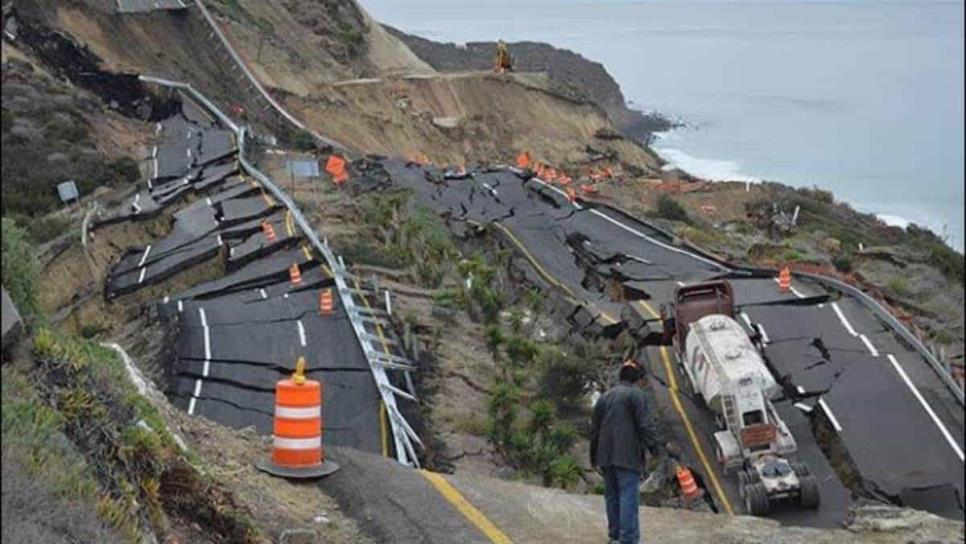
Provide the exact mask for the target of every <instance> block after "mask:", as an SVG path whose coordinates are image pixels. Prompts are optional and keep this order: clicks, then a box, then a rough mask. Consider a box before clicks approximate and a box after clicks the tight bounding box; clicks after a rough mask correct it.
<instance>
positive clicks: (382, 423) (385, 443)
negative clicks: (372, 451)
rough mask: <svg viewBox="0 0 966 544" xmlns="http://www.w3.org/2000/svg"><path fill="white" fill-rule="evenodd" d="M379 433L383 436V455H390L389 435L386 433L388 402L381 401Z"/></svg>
mask: <svg viewBox="0 0 966 544" xmlns="http://www.w3.org/2000/svg"><path fill="white" fill-rule="evenodd" d="M379 433H380V436H381V437H382V456H383V457H389V435H388V434H386V403H385V402H382V401H380V402H379Z"/></svg>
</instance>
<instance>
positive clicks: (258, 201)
mask: <svg viewBox="0 0 966 544" xmlns="http://www.w3.org/2000/svg"><path fill="white" fill-rule="evenodd" d="M219 207H220V208H221V221H222V223H224V224H225V225H226V226H231V225H236V224H238V223H243V222H245V221H249V220H251V219H254V218H258V217H264V216H267V215H271V214H272V213H274V212H275V211H276V210H278V209H279V204H278V202H276V201H275V200H274V199H272V198H271V197H269V196H267V195H264V196H261V195H260V196H251V197H246V198H233V199H231V200H223V201H222V202H221V203H220V204H219Z"/></svg>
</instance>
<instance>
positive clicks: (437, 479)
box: [419, 469, 512, 544]
mask: <svg viewBox="0 0 966 544" xmlns="http://www.w3.org/2000/svg"><path fill="white" fill-rule="evenodd" d="M419 473H420V474H422V475H423V477H424V478H426V479H427V480H428V481H429V483H431V484H433V487H435V488H436V490H437V491H439V492H440V494H441V495H443V497H445V498H446V500H448V501H449V502H450V504H452V505H453V506H455V507H456V509H457V510H459V511H460V513H461V514H463V517H465V518H466V519H467V520H469V522H470V523H472V524H473V525H475V526H476V528H477V529H479V530H480V532H482V533H483V535H484V536H486V538H488V539H490V542H493V543H494V544H510V543H511V542H512V541H511V540H510V537H508V536H506V534H504V533H503V531H501V530H500V529H499V528H498V527H497V526H496V525H494V524H493V522H492V521H490V520H489V519H488V518H487V517H486V516H485V515H483V512H480V511H479V510H477V508H476V507H475V506H473V505H472V504H470V502H469V501H468V500H466V498H465V497H464V496H463V495H462V494H461V493H460V492H459V491H457V490H456V488H455V487H453V485H452V484H450V483H449V482H448V481H446V478H444V477H443V475H441V474H438V473H436V472H429V471H428V470H422V469H420V471H419Z"/></svg>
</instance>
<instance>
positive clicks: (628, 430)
mask: <svg viewBox="0 0 966 544" xmlns="http://www.w3.org/2000/svg"><path fill="white" fill-rule="evenodd" d="M661 434H662V433H661V429H660V428H658V425H657V421H656V419H655V417H654V414H653V413H652V412H651V408H650V402H649V401H648V398H647V394H646V393H644V391H643V390H641V388H639V387H637V386H635V385H634V384H631V383H627V382H620V383H619V384H617V385H615V386H614V387H612V388H611V389H610V391H608V392H607V393H604V396H602V397H601V398H600V399H599V400H598V401H597V404H595V405H594V428H593V432H592V434H591V438H590V462H591V463H592V464H593V465H594V466H597V467H611V466H613V467H618V468H623V469H627V470H636V471H638V472H640V471H641V468H642V467H643V466H644V451H645V450H646V449H649V450H651V452H654V453H657V452H659V451H661V450H662V449H663V448H664V440H663V437H662V436H661Z"/></svg>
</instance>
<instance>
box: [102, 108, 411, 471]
mask: <svg viewBox="0 0 966 544" xmlns="http://www.w3.org/2000/svg"><path fill="white" fill-rule="evenodd" d="M157 135H158V137H159V142H158V145H157V146H156V147H155V148H154V149H153V151H152V154H151V157H150V165H151V167H150V169H151V173H152V176H151V178H150V179H149V180H148V181H147V183H146V187H144V188H142V189H141V190H140V191H139V192H137V193H136V194H135V195H134V196H133V197H132V198H131V199H130V201H129V202H128V203H127V204H126V205H125V206H122V207H121V208H120V209H119V210H118V211H117V212H116V213H115V214H113V215H112V216H110V217H107V218H104V219H103V220H102V221H100V222H99V223H98V224H97V225H96V227H100V226H104V225H107V224H113V223H119V222H123V221H139V220H146V219H153V218H158V217H162V216H164V215H166V214H168V213H170V215H171V228H170V231H169V232H168V234H167V235H166V236H164V237H162V238H160V239H156V240H154V241H153V242H152V243H151V244H149V245H147V246H144V247H132V248H128V249H127V251H126V252H125V253H124V254H123V255H122V256H121V258H120V259H119V260H118V262H117V263H116V264H115V265H114V266H113V268H112V270H111V272H110V275H109V277H108V279H107V282H106V286H105V296H106V297H107V298H108V299H117V298H118V297H123V296H125V295H128V294H131V293H135V292H138V291H140V290H142V289H146V288H149V287H150V288H152V293H157V292H162V293H163V295H162V296H159V298H160V300H158V301H157V303H156V305H155V308H156V314H157V315H158V316H159V318H160V320H161V321H162V322H164V323H166V325H165V327H166V330H171V331H173V333H172V336H173V338H171V344H172V347H171V349H170V350H169V352H170V353H171V359H172V360H171V361H170V362H168V363H167V365H166V369H165V370H166V375H167V380H166V387H165V392H166V394H167V395H168V396H169V398H170V399H171V400H172V402H173V403H174V404H175V405H177V406H179V407H181V408H183V409H184V410H186V411H187V412H188V413H189V414H192V415H200V416H204V417H207V418H210V419H212V420H214V421H217V422H219V423H222V424H225V425H229V426H231V427H235V428H242V427H248V426H253V427H254V428H255V429H256V430H257V431H258V432H260V433H263V434H269V433H271V431H272V419H273V411H274V403H275V399H274V396H275V395H274V388H275V383H276V382H277V381H278V380H279V379H281V378H283V377H286V376H287V375H289V374H290V373H291V372H292V370H293V368H294V366H295V362H296V360H297V359H298V358H299V357H304V358H305V359H306V362H307V367H308V375H309V376H310V377H311V378H314V379H317V380H319V381H321V382H322V383H323V384H324V402H323V412H322V416H323V421H324V429H325V435H324V439H323V443H324V444H326V445H334V446H345V447H351V448H354V449H358V450H363V451H369V452H373V453H379V454H382V455H386V456H393V457H396V458H401V459H411V452H409V451H407V452H404V453H402V454H401V455H400V454H399V452H398V451H396V450H397V449H398V444H399V441H398V440H396V432H404V431H400V430H399V429H398V428H397V427H398V425H396V423H398V419H396V417H397V414H391V413H389V412H388V411H387V409H386V407H385V406H384V405H383V402H382V399H381V395H380V391H379V389H378V388H377V384H376V381H375V380H374V377H373V374H372V372H371V368H370V361H369V360H368V359H367V356H366V353H365V351H364V349H363V345H362V343H361V342H360V340H359V338H358V337H357V335H356V333H355V332H354V330H353V324H352V323H351V322H350V317H349V311H350V310H351V309H349V308H346V307H345V306H344V305H343V304H342V300H343V299H342V298H341V297H340V296H339V292H338V287H337V285H336V281H335V278H334V274H333V271H332V263H329V262H327V261H326V260H325V259H324V258H323V257H322V256H320V255H319V254H318V253H317V252H316V251H315V250H314V248H312V247H311V245H310V244H309V242H308V241H307V240H306V239H305V238H304V236H303V235H302V233H301V231H300V230H299V229H297V228H296V225H295V221H294V218H293V215H292V212H291V211H290V210H288V209H287V208H286V207H285V206H284V205H283V204H282V203H280V202H278V201H277V200H276V199H274V198H273V197H272V196H271V195H270V194H269V193H268V192H267V191H266V190H265V188H264V187H262V186H261V185H260V184H259V183H257V182H255V181H254V180H252V179H249V178H246V177H245V176H243V175H241V174H240V173H239V167H238V162H237V160H236V154H237V147H236V143H235V141H234V137H235V135H234V133H233V132H231V131H228V130H224V129H222V128H221V127H220V126H219V124H218V123H217V122H216V121H215V120H213V119H212V118H210V117H209V116H208V114H207V113H206V112H205V111H204V110H203V109H201V108H200V107H198V106H196V105H195V104H194V103H193V102H191V101H189V100H185V101H184V104H183V108H182V111H181V112H180V113H179V114H178V115H176V116H174V117H172V118H170V119H167V120H165V121H163V122H161V123H159V124H158V125H157ZM206 266H207V267H210V268H211V269H213V270H223V273H222V274H216V275H217V277H214V278H211V279H208V281H201V282H197V281H194V282H191V283H189V284H188V285H184V282H183V281H181V280H179V279H178V278H181V277H186V276H185V274H186V273H189V272H190V271H192V270H198V269H202V268H204V267H206ZM187 277H190V276H187ZM172 284H173V285H178V286H179V287H178V288H176V289H171V288H168V287H167V286H168V285H172ZM159 286H160V287H159ZM159 290H160V291H159ZM323 292H327V294H334V296H332V297H331V300H332V303H331V307H328V305H327V303H324V302H323V300H322V294H323ZM346 294H347V296H348V297H354V298H350V300H351V301H353V302H358V303H360V304H363V305H365V306H366V308H367V309H366V318H365V319H366V322H365V324H364V325H363V327H364V329H363V330H364V331H365V333H366V334H368V335H371V341H372V342H373V343H376V344H378V349H379V350H381V351H383V352H384V354H385V358H386V359H389V360H395V361H402V362H406V359H405V354H403V353H401V352H400V351H399V349H398V347H397V346H398V342H397V341H396V339H395V338H394V337H393V336H392V332H391V331H388V330H386V329H384V328H383V327H382V326H381V324H382V323H384V322H385V321H384V319H383V318H384V313H383V312H381V311H380V310H379V309H378V308H372V307H370V306H369V304H370V302H369V300H367V298H366V297H367V296H368V295H370V294H369V293H366V292H365V291H363V290H359V289H354V290H353V292H351V293H346ZM354 311H357V312H358V310H354ZM397 368H406V369H407V370H408V367H406V366H405V365H403V364H399V365H398V367H397ZM388 374H389V379H390V385H392V384H395V385H392V386H393V387H395V386H397V385H398V387H399V388H400V391H401V392H402V393H405V392H406V391H404V389H405V388H406V387H407V384H408V383H410V381H409V380H407V379H405V376H404V374H403V371H401V370H396V369H390V370H389V371H388ZM410 392H411V391H410ZM390 418H393V419H392V421H391V420H390Z"/></svg>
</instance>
